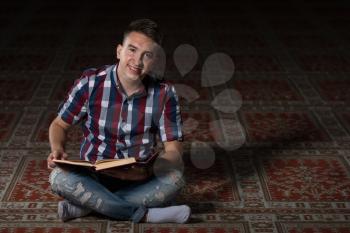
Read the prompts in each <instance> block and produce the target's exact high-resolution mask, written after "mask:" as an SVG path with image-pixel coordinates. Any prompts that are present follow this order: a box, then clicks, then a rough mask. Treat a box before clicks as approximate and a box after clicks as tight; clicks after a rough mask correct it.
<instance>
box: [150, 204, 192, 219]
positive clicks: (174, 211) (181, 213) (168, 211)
mask: <svg viewBox="0 0 350 233" xmlns="http://www.w3.org/2000/svg"><path fill="white" fill-rule="evenodd" d="M190 215H191V208H190V207H189V206H187V205H178V206H169V207H164V208H149V209H148V213H147V216H146V222H149V223H163V222H173V223H186V222H187V221H188V220H189V218H190Z"/></svg>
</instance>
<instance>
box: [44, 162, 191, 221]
mask: <svg viewBox="0 0 350 233" xmlns="http://www.w3.org/2000/svg"><path fill="white" fill-rule="evenodd" d="M49 181H50V183H51V189H52V191H53V192H54V193H56V194H58V195H59V196H61V197H63V198H65V199H66V200H68V201H70V202H72V203H73V204H75V205H78V206H82V207H85V208H89V209H91V210H93V211H95V212H97V213H100V214H103V215H105V216H108V217H111V218H114V219H118V220H132V221H133V222H135V223H137V222H140V220H141V219H142V218H143V216H144V215H145V214H146V212H147V208H150V207H162V206H166V205H168V204H170V203H171V201H172V200H173V199H174V198H175V197H176V195H177V194H178V193H179V192H180V191H181V189H182V188H183V187H184V184H185V182H184V180H183V178H182V175H181V173H180V172H178V171H176V170H173V171H171V172H168V173H167V174H163V175H162V176H161V177H156V176H152V177H150V178H149V179H147V180H144V181H123V180H119V179H116V178H112V177H108V176H105V175H102V174H99V173H93V172H90V171H87V170H80V171H71V170H66V169H61V168H59V167H56V168H55V169H54V170H53V171H52V172H51V174H50V178H49Z"/></svg>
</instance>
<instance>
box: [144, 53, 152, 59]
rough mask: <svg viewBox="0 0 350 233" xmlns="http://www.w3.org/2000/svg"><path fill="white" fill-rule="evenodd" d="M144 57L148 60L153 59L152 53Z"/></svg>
mask: <svg viewBox="0 0 350 233" xmlns="http://www.w3.org/2000/svg"><path fill="white" fill-rule="evenodd" d="M145 56H146V57H147V58H149V59H151V58H153V54H152V53H146V54H145Z"/></svg>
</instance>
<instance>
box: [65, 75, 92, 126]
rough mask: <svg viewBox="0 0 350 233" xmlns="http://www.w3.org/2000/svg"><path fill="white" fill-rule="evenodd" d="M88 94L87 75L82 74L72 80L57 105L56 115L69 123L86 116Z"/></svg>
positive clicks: (78, 120) (74, 122) (72, 123)
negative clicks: (61, 100)
mask: <svg viewBox="0 0 350 233" xmlns="http://www.w3.org/2000/svg"><path fill="white" fill-rule="evenodd" d="M88 96H89V81H88V77H87V76H84V75H83V76H82V77H81V78H80V79H77V80H76V81H75V82H74V85H73V86H72V88H71V89H70V91H69V92H68V94H67V96H66V98H65V100H64V101H63V102H62V103H61V104H60V106H59V107H58V116H60V117H61V118H62V120H64V121H65V122H66V123H68V124H70V125H74V124H77V123H79V122H80V121H81V120H82V119H83V118H84V117H85V116H86V112H87V102H88Z"/></svg>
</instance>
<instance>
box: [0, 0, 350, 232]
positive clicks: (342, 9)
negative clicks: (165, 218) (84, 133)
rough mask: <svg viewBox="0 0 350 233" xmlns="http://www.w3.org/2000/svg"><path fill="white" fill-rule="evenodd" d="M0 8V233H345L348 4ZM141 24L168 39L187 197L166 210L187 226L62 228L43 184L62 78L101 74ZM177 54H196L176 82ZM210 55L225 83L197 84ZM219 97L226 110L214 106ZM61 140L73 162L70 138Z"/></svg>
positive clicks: (349, 150)
mask: <svg viewBox="0 0 350 233" xmlns="http://www.w3.org/2000/svg"><path fill="white" fill-rule="evenodd" d="M0 5H1V7H0V34H1V36H0V51H1V52H0V70H1V73H0V232H1V233H8V232H21V233H22V232H23V233H29V232H35V233H39V232H40V233H41V232H69V233H73V232H74V233H78V232H89V233H90V232H147V233H153V232H159V233H168V232H169V233H172V232H178V233H192V232H196V233H206V232H212V233H224V232H232V233H248V232H251V233H277V232H281V233H348V232H350V105H349V103H350V91H349V90H350V78H349V75H350V45H349V40H350V31H349V28H350V27H349V26H350V20H349V12H350V6H349V5H348V4H346V1H338V2H336V1H326V0H319V1H305V2H303V1H275V0H267V1H261V2H256V3H255V2H252V1H247V2H244V3H243V2H240V3H237V2H234V1H225V2H221V3H219V2H218V1H209V0H206V1H201V2H195V1H193V2H185V1H184V2H179V1H176V2H175V1H173V2H169V3H162V4H160V3H156V2H152V1H147V3H146V1H144V3H140V4H136V3H129V2H125V3H122V2H116V1H112V0H108V1H102V2H101V1H99V2H98V4H97V3H95V4H93V3H89V2H85V1H80V0H79V1H67V0H64V1H59V2H57V1H56V2H50V1H41V2H40V1H31V2H24V3H19V2H15V1H9V0H6V1H2V2H1V3H0ZM140 17H151V18H153V19H156V20H157V21H158V22H159V24H160V25H161V26H163V28H164V29H165V30H164V31H165V34H166V36H167V37H166V38H165V45H164V48H165V52H166V57H167V60H166V65H167V69H166V77H167V79H169V80H172V81H173V82H174V83H175V84H176V85H178V87H179V95H180V97H181V104H182V111H183V118H184V122H185V133H186V135H185V138H186V142H185V148H186V153H185V169H184V175H185V176H186V179H187V185H186V188H185V189H184V190H183V192H182V193H181V195H180V196H179V197H178V199H177V201H178V202H179V203H188V204H189V205H190V206H191V207H192V209H193V216H192V219H191V221H190V223H189V224H185V225H178V224H132V223H131V222H128V221H115V220H112V219H106V218H104V217H101V216H94V215H92V216H88V217H85V218H80V219H76V220H73V221H70V222H68V223H62V222H60V221H59V220H58V219H57V216H56V208H57V201H59V200H60V198H59V197H57V196H55V195H54V194H52V193H51V191H50V187H49V184H48V179H47V178H48V174H49V171H48V170H47V169H46V157H47V155H48V153H49V144H48V126H49V124H50V122H51V120H52V119H53V118H54V117H55V111H56V109H57V106H58V104H59V102H60V100H61V99H62V98H63V96H64V95H65V92H66V90H67V89H68V88H69V87H70V86H71V85H72V83H73V80H74V79H76V78H78V77H79V76H80V74H81V71H82V70H83V69H85V68H88V67H98V66H100V65H104V64H112V63H113V62H114V57H115V56H114V48H115V45H116V43H117V42H120V36H121V33H122V31H121V30H122V28H124V27H125V25H126V24H127V23H128V22H130V21H131V20H132V19H135V18H140ZM181 44H190V45H192V46H193V48H195V49H196V51H197V52H198V60H197V62H195V63H194V64H193V68H191V69H188V70H187V72H183V70H181V67H180V69H179V66H178V64H177V63H176V58H174V56H173V55H174V51H175V49H176V48H177V47H178V46H179V45H181ZM215 53H224V54H226V55H228V56H229V57H230V58H231V59H232V61H233V63H234V73H233V75H231V76H229V77H228V79H225V82H221V83H216V84H215V85H214V84H212V85H207V83H206V80H204V79H203V73H204V72H205V69H204V68H203V67H206V64H207V63H208V60H209V59H208V57H209V56H210V55H212V54H214V55H215ZM174 59H175V61H174ZM182 59H189V57H186V56H185V57H183V58H182ZM219 62H220V61H219ZM223 63H225V62H223ZM220 64H221V66H222V67H225V64H226V66H227V63H225V64H222V63H220ZM223 70H224V69H223ZM223 75H224V74H223ZM227 90H231V92H230V91H229V92H227ZM232 90H235V92H232ZM225 91H226V92H225ZM234 93H238V95H236V94H234ZM225 94H226V97H227V98H223V99H224V101H227V102H225V103H223V104H222V105H223V106H221V105H219V106H218V105H217V104H213V103H217V102H218V101H219V100H218V99H220V98H221V97H222V96H225ZM220 96H221V97H220ZM237 96H238V97H237ZM219 97H220V98H219ZM237 98H238V100H239V99H240V98H241V100H242V101H241V103H239V104H237V102H235V101H237ZM223 99H220V101H223ZM220 101H219V102H220ZM238 102H239V101H238ZM235 104H236V105H235ZM68 139H69V143H68V145H67V148H68V152H69V154H71V155H77V152H78V147H79V142H80V140H81V132H80V129H79V127H75V128H74V129H73V130H72V131H71V132H70V133H69V135H68ZM198 156H199V157H198ZM194 158H197V159H198V158H199V159H200V160H201V159H202V160H201V161H200V162H201V164H202V165H203V163H204V165H206V166H205V167H203V166H202V167H200V166H198V164H196V161H195V159H194ZM197 162H198V161H197Z"/></svg>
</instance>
